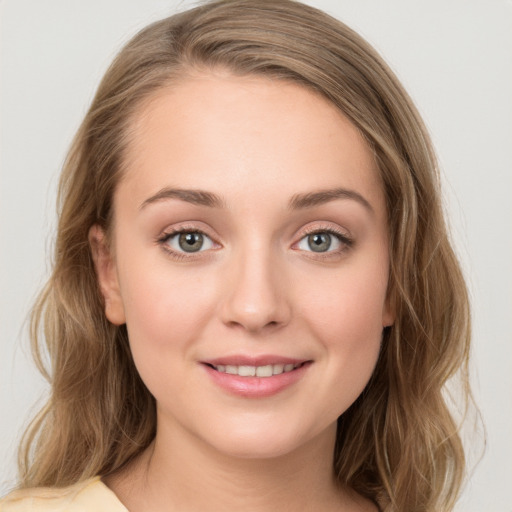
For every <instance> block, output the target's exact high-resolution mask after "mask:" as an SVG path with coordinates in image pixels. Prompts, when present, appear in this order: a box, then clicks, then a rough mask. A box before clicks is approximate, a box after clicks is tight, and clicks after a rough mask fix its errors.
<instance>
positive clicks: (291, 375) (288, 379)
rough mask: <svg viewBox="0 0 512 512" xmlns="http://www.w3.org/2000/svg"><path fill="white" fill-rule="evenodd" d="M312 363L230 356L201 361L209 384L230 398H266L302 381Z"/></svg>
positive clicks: (283, 358)
mask: <svg viewBox="0 0 512 512" xmlns="http://www.w3.org/2000/svg"><path fill="white" fill-rule="evenodd" d="M312 364H313V361H312V360H304V359H302V360H299V359H290V358H287V357H279V356H260V357H245V356H230V357H223V358H219V359H216V360H210V361H204V362H203V363H202V367H203V368H204V369H205V370H206V374H207V375H208V376H209V377H210V379H211V380H212V382H213V383H214V384H215V385H216V386H218V387H219V388H220V389H222V390H223V391H224V392H227V393H229V394H230V395H236V396H239V397H243V398H266V397H270V396H273V395H276V394H278V393H281V392H282V391H284V390H285V389H287V388H289V387H292V386H293V385H295V384H296V383H298V382H299V381H301V380H302V379H303V378H304V376H305V375H306V373H308V369H309V368H310V367H311V366H312Z"/></svg>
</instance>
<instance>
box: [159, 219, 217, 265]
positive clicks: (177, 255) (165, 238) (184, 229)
mask: <svg viewBox="0 0 512 512" xmlns="http://www.w3.org/2000/svg"><path fill="white" fill-rule="evenodd" d="M186 233H197V234H199V235H202V236H204V237H206V238H208V239H210V240H211V241H212V243H213V244H214V245H219V244H218V243H216V242H215V241H214V240H213V239H212V237H211V236H210V235H208V234H207V233H205V231H203V230H202V229H198V228H197V227H193V226H190V227H188V226H181V227H179V228H177V229H171V230H169V231H165V232H164V233H162V234H161V235H160V236H158V237H157V238H156V240H155V242H156V243H157V244H158V245H160V246H161V247H162V249H163V250H164V251H165V252H166V253H167V254H169V255H170V256H171V257H172V258H174V259H175V260H191V259H194V257H197V256H199V254H200V253H202V252H206V251H204V250H203V251H196V252H190V253H187V252H185V251H183V252H182V251H176V250H174V249H172V248H171V247H170V246H169V244H168V242H169V240H171V239H172V238H173V237H175V236H177V235H181V234H186Z"/></svg>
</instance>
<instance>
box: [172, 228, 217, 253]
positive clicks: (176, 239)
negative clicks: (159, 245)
mask: <svg viewBox="0 0 512 512" xmlns="http://www.w3.org/2000/svg"><path fill="white" fill-rule="evenodd" d="M162 242H163V243H165V244H166V245H167V246H168V247H169V248H170V249H171V250H173V251H175V252H182V253H183V252H188V253H193V252H200V251H207V250H208V249H212V248H213V245H214V244H213V241H212V239H211V238H210V237H209V236H207V235H205V234H204V233H201V232H200V231H179V232H176V233H174V234H170V235H166V236H165V238H164V239H163V240H162Z"/></svg>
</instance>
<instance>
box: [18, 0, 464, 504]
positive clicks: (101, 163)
mask: <svg viewBox="0 0 512 512" xmlns="http://www.w3.org/2000/svg"><path fill="white" fill-rule="evenodd" d="M216 68H222V69H227V70H229V71H230V72H231V73H233V74H235V75H259V76H266V77H271V78H272V79H278V80H285V81H289V82H294V83H298V84H301V85H302V86H303V87H305V88H308V89H310V90H312V91H315V92H316V93H318V94H320V95H322V96H323V97H324V98H326V99H327V100H328V101H330V102H332V103H333V104H334V105H336V107H338V108H339V109H340V111H341V112H342V113H343V114H344V115H345V116H346V117H347V118H348V119H350V121H351V122H352V123H353V124H354V125H355V126H356V127H357V128H358V129H359V131H360V133H361V134H362V136H363V137H364V139H365V141H366V143H367V144H368V147H369V148H370V149H371V151H372V152H373V154H374V156H375V159H376V161H377V163H378V167H379V171H380V174H381V181H382V183H383V189H384V194H385V197H386V205H387V215H388V225H389V237H390V261H391V264H390V279H389V290H388V293H389V300H390V302H391V304H392V307H393V308H394V311H395V312H396V321H395V323H394V325H393V326H391V327H389V328H386V329H385V332H384V336H383V342H382V349H381V353H380V357H379V360H378V363H377V366H376V368H375V371H374V374H373V376H372V378H371V380H370V382H369V383H368V385H367V386H366V389H365V390H364V392H363V393H362V395H361V396H360V397H359V398H358V399H357V400H356V402H355V403H354V404H353V405H352V406H351V407H350V408H349V409H348V410H347V411H346V412H345V413H344V414H343V415H342V416H341V417H340V419H339V420H338V434H337V441H336V447H335V454H334V468H333V471H334V472H335V475H336V478H337V479H338V481H339V482H340V483H343V484H346V485H349V486H350V487H352V488H353V489H355V490H356V491H358V492H359V493H361V494H362V495H364V496H366V497H368V498H370V499H373V500H374V501H378V502H379V503H380V505H381V507H382V509H383V510H385V511H408V512H414V511H433V510H450V509H451V508H452V507H453V505H454V503H455V500H456V498H457V495H458V492H459V489H460V485H461V482H462V479H463V475H464V465H465V462H464V453H463V449H462V444H461V440H460V437H459V434H458V430H459V425H458V423H457V421H455V420H454V419H453V417H452V415H451V414H450V411H449V409H448V407H447V404H446V401H445V397H444V392H443V390H444V388H445V384H446V383H447V381H448V380H449V379H450V378H451V377H453V376H454V375H458V376H459V377H460V379H461V380H460V382H461V383H462V390H463V395H464V396H465V397H466V399H467V398H468V397H469V396H470V395H469V387H468V378H467V362H468V352H469V338H470V315H469V305H468V296H467V291H466V287H465V283H464V280H463V277H462V274H461V270H460V267H459V264H458V262H457V259H456V257H455V256H454V253H453V250H452V248H451V245H450V242H449V237H448V234H447V229H446V226H445V222H444V217H443V212H442V206H441V199H440V190H439V176H438V170H437V163H436V159H435V155H434V152H433V149H432V145H431V142H430V139H429V136H428V134H427V131H426V129H425V127H424V124H423V122H422V120H421V118H420V116H419V114H418V112H417V110H416V109H415V107H414V105H413V104H412V102H411V100H410V98H409V96H408V95H407V93H406V92H405V91H404V89H403V88H402V86H401V85H400V83H399V81H398V80H397V78H396V77H395V76H394V74H393V73H392V72H391V70H390V69H389V68H388V67H387V65H386V64H385V63H384V62H383V61H382V59H381V58H380V56H379V55H378V54H377V53H376V52H375V50H373V48H371V46H370V45H369V44H368V43H366V42H365V41H364V40H363V39H362V38H361V37H360V36H359V35H357V34H356V33H355V32H353V31H352V30H351V29H350V28H348V27H347V26H345V25H344V24H343V23H341V22H339V21H337V20H335V19H333V18H331V17H330V16H328V15H327V14H325V13H323V12H321V11H318V10H316V9H314V8H312V7H308V6H305V5H303V4H300V3H298V2H295V1H292V0H278V1H274V0H272V1H270V0H225V1H222V0H221V1H214V2H210V3H207V4H205V5H202V6H200V7H197V8H194V9H191V10H189V11H186V12H184V13H181V14H177V15H175V16H172V17H170V18H167V19H164V20H161V21H158V22H156V23H154V24H152V25H150V26H148V27H147V28H145V29H144V30H142V31H141V32H140V33H139V34H137V35H136V36H135V37H134V38H133V39H132V40H131V41H130V42H129V43H128V44H127V45H126V46H125V47H124V48H123V49H122V50H121V52H120V53H119V55H118V56H117V58H116V59H115V60H114V62H113V63H112V65H111V67H110V68H109V69H108V71H107V73H106V74H105V77H104V78H103V80H102V82H101V84H100V86H99V88H98V91H97V94H96V96H95V98H94V100H93V102H92V105H91V107H90V109H89V111H88V113H87V115H86V117H85V119H84V121H83V123H82V125H81V127H80V129H79V131H78V133H77V135H76V137H75V139H74V142H73V144H72V147H71V149H70V152H69V154H68V157H67V160H66V162H65V165H64V169H63V173H62V177H61V181H60V187H59V195H58V215H59V224H58V232H57V239H56V244H55V254H54V262H53V273H52V275H51V277H50V279H49V282H48V284H47V286H46V288H45V289H44V290H43V292H42V293H41V295H40V297H39V299H38V301H37V303H36V305H35V307H34V309H33V315H32V324H31V336H32V341H33V350H34V353H35V357H36V360H37V361H38V363H39V366H40V369H41V371H43V372H46V373H45V374H46V376H47V377H48V379H49V381H50V382H51V395H50V398H49V401H48V403H47V405H46V406H45V407H44V408H43V410H42V411H41V413H40V414H39V415H38V416H37V417H36V419H35V420H34V421H33V423H32V424H31V426H30V427H29V429H28V431H27V433H26V435H25V437H24V442H23V443H22V448H21V451H20V475H21V486H22V487H29V486H41V485H44V486H63V485H67V484H70V483H73V482H76V481H79V480H81V479H86V478H88V477H90V476H93V475H96V474H100V475H106V474H108V473H111V472H113V471H115V470H117V469H119V468H120V467H122V466H123V465H125V464H127V463H128V462H129V461H130V460H132V459H133V458H134V457H135V456H136V455H137V454H139V453H140V452H141V451H142V450H143V449H144V448H146V447H147V446H148V445H149V443H150V442H151V441H152V440H153V438H154V436H155V431H156V413H155V401H154V398H153V397H152V396H151V394H150V393H149V391H148V390H147V389H146V387H145V386H144V384H143V382H142V381H141V379H140V377H139V376H138V374H137V371H136V369H135V366H134V363H133V360H132V357H131V354H130V350H129V348H128V340H127V333H126V329H125V327H124V326H121V327H116V326H113V325H111V324H110V323H109V322H108V321H107V319H106V317H105V314H104V304H103V301H102V296H101V293H100V290H99V288H98V284H97V279H96V275H95V270H94V265H93V261H92V257H91V252H90V247H89V244H88V231H89V229H90V227H91V226H92V225H94V224H99V225H101V226H102V227H103V228H104V229H105V230H107V232H108V229H109V226H110V224H111V221H112V197H113V193H114V190H115V187H116V184H117V183H118V181H119V179H120V176H121V175H122V172H123V158H124V155H125V153H126V151H125V150H126V146H127V144H129V141H130V122H131V120H132V119H133V116H134V114H135V112H136V111H137V110H138V109H140V108H141V105H142V104H143V102H144V100H146V99H148V98H149V97H150V96H151V95H152V94H154V92H155V91H156V90H158V89H160V88H162V87H164V86H168V85H169V84H170V85H172V83H176V82H177V81H180V80H185V79H186V77H187V73H188V72H189V71H190V70H194V69H201V70H209V69H216ZM42 332H43V333H44V336H42ZM45 353H48V354H49V363H50V364H49V366H50V369H49V370H45V368H44V364H43V360H44V357H45V356H44V354H45Z"/></svg>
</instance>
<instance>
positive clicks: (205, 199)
mask: <svg viewBox="0 0 512 512" xmlns="http://www.w3.org/2000/svg"><path fill="white" fill-rule="evenodd" d="M165 199H180V200H181V201H185V202H187V203H192V204H197V205H199V206H209V207H210V208H221V207H223V205H224V201H222V199H221V198H220V197H219V196H217V195H216V194H212V193H211V192H206V191H204V190H187V189H181V188H170V187H166V188H163V189H161V190H159V191H158V192H157V193H156V194H154V195H152V196H151V197H148V198H147V199H146V200H145V201H144V202H143V203H142V204H141V205H140V209H141V210H142V209H143V208H145V207H146V206H148V205H150V204H153V203H157V202H159V201H163V200H165Z"/></svg>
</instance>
